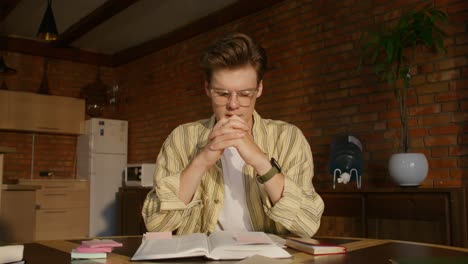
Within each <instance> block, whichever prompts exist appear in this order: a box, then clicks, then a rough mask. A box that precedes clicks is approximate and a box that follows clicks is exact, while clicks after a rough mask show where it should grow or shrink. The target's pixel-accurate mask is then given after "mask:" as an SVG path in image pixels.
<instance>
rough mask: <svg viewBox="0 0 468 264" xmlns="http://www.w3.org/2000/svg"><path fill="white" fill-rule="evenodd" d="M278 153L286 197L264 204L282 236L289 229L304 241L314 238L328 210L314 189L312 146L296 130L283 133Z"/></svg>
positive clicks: (266, 211)
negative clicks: (325, 209) (325, 210)
mask: <svg viewBox="0 0 468 264" xmlns="http://www.w3.org/2000/svg"><path fill="white" fill-rule="evenodd" d="M280 137H282V138H280V140H278V141H277V142H282V145H280V146H279V147H280V148H281V149H278V150H277V153H278V155H279V157H280V160H281V162H282V163H280V164H281V166H282V168H281V170H282V173H283V175H284V190H283V197H282V198H281V199H280V200H279V201H278V202H277V203H276V204H275V205H274V206H273V205H272V204H271V202H270V201H269V200H268V199H266V200H268V201H266V200H265V201H264V210H265V213H266V214H267V215H268V217H269V218H270V219H271V220H273V221H275V222H276V228H277V230H278V231H279V233H283V232H282V231H281V230H283V229H286V230H288V231H289V232H292V233H294V234H296V235H299V236H301V237H312V236H313V235H314V234H315V233H316V232H317V230H318V228H319V226H320V219H321V216H322V213H323V210H324V203H323V200H322V198H321V197H320V196H319V195H318V194H317V192H316V191H315V189H314V187H313V185H312V178H313V175H314V165H313V158H312V152H311V150H310V146H309V143H308V142H307V140H306V139H305V137H304V135H303V134H302V132H301V131H300V130H299V129H298V128H297V127H295V126H292V128H291V130H290V131H287V132H286V133H284V132H283V133H281V135H280Z"/></svg>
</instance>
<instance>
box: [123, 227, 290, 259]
mask: <svg viewBox="0 0 468 264" xmlns="http://www.w3.org/2000/svg"><path fill="white" fill-rule="evenodd" d="M253 255H262V256H265V257H269V258H289V257H291V255H290V254H289V253H288V252H286V251H285V250H284V249H282V248H281V247H279V246H277V245H276V244H275V243H274V242H273V241H272V240H271V239H270V237H268V236H267V235H266V234H265V233H263V232H214V233H211V234H210V235H209V236H208V235H206V234H201V233H196V234H191V235H180V236H174V237H172V238H168V239H146V240H145V239H144V240H142V242H141V245H140V247H139V248H138V250H137V251H136V252H135V254H134V255H133V257H132V260H151V259H171V258H184V257H199V256H203V257H207V258H210V259H215V260H219V259H244V258H248V257H251V256H253Z"/></svg>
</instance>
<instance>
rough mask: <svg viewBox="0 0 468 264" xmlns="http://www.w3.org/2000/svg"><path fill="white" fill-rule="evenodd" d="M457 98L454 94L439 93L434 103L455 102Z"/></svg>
mask: <svg viewBox="0 0 468 264" xmlns="http://www.w3.org/2000/svg"><path fill="white" fill-rule="evenodd" d="M457 96H458V95H457V93H456V92H447V93H441V94H437V95H436V96H435V101H436V102H447V101H455V100H457Z"/></svg>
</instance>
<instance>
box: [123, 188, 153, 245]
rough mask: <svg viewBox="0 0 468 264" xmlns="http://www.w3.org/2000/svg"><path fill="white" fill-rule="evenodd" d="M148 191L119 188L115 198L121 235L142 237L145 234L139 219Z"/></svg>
mask: <svg viewBox="0 0 468 264" xmlns="http://www.w3.org/2000/svg"><path fill="white" fill-rule="evenodd" d="M150 190H151V188H148V187H133V186H131V187H130V186H127V187H121V188H119V192H118V194H117V196H118V200H119V226H120V234H121V235H123V236H128V235H142V234H143V233H145V232H146V227H145V223H144V221H143V218H142V217H141V209H142V207H143V202H144V201H145V198H146V195H147V194H148V192H149V191H150Z"/></svg>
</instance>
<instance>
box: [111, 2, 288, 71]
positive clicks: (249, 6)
mask: <svg viewBox="0 0 468 264" xmlns="http://www.w3.org/2000/svg"><path fill="white" fill-rule="evenodd" d="M281 1H283V0H262V1H252V0H239V1H237V2H235V3H234V4H232V5H229V6H227V7H225V8H223V9H221V10H219V11H217V12H215V13H213V14H211V15H209V16H207V17H204V18H201V19H199V20H197V21H195V22H193V23H191V24H190V25H187V26H185V27H182V28H179V29H177V30H175V31H172V32H170V33H168V34H165V35H163V36H161V37H158V38H156V39H153V40H150V41H147V42H145V43H142V44H140V45H137V46H135V47H131V48H128V49H125V50H123V51H121V52H118V53H116V54H114V55H113V58H112V61H113V64H114V66H120V65H123V64H126V63H129V62H131V61H133V60H135V59H138V58H140V57H143V56H146V55H149V54H151V53H153V52H156V51H158V50H161V49H164V48H167V47H169V46H172V45H174V44H176V43H178V42H181V41H183V40H186V39H189V38H191V37H194V36H196V35H198V34H201V33H203V32H206V31H209V30H212V29H214V28H216V27H219V26H222V25H224V24H227V23H229V22H232V21H234V20H236V19H239V18H241V17H244V16H247V15H250V14H252V13H255V12H258V11H260V10H262V9H264V8H267V7H270V6H272V5H274V4H276V3H279V2H281Z"/></svg>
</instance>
